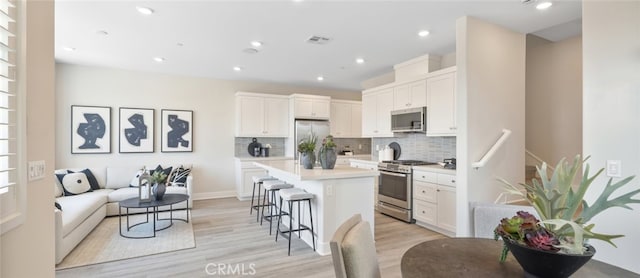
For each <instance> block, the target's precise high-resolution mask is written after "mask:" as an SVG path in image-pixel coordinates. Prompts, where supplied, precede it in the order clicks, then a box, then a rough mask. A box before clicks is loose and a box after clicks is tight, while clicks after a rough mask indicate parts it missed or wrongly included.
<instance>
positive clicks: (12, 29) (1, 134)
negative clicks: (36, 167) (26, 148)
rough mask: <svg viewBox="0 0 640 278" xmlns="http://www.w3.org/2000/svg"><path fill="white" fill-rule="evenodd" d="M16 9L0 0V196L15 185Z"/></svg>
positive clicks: (8, 2) (7, 2)
mask: <svg viewBox="0 0 640 278" xmlns="http://www.w3.org/2000/svg"><path fill="white" fill-rule="evenodd" d="M15 16H16V9H15V6H14V5H13V4H12V3H11V2H10V1H7V0H0V193H6V192H9V188H10V187H12V186H15V185H16V184H17V180H18V179H17V176H18V175H17V173H16V172H17V171H16V167H17V165H18V161H17V160H18V159H17V155H16V152H17V150H18V148H17V140H16V136H17V126H16V124H17V113H16V108H17V97H16V93H17V90H16V82H15V76H16V66H15V65H16V37H15V35H14V34H15V33H16V20H15V18H16V17H15Z"/></svg>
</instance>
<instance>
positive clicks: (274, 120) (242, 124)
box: [235, 92, 289, 137]
mask: <svg viewBox="0 0 640 278" xmlns="http://www.w3.org/2000/svg"><path fill="white" fill-rule="evenodd" d="M288 119H289V100H288V98H287V97H286V96H279V95H269V94H257V93H246V92H238V93H236V133H235V136H236V137H287V136H288V132H289V124H288Z"/></svg>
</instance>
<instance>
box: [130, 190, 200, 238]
mask: <svg viewBox="0 0 640 278" xmlns="http://www.w3.org/2000/svg"><path fill="white" fill-rule="evenodd" d="M186 202H187V205H186V208H185V210H186V212H187V218H186V219H183V218H174V217H173V204H171V205H169V218H160V213H161V212H166V211H160V210H158V207H159V206H154V207H153V211H151V212H150V211H149V209H150V207H147V208H146V212H145V215H146V220H145V221H143V222H140V223H136V224H133V225H131V224H130V222H129V216H130V215H131V214H129V207H125V209H126V218H127V225H126V227H127V232H130V231H131V228H133V227H136V226H139V225H143V224H149V213H151V214H152V217H151V218H152V219H153V220H152V221H151V222H153V234H151V235H148V236H132V235H126V234H124V233H123V231H122V230H123V228H122V217H123V215H122V208H123V207H122V206H121V205H118V223H119V231H120V236H122V237H125V238H133V239H142V238H154V237H156V232H159V231H163V230H166V229H168V228H170V227H171V226H173V221H174V220H178V221H182V222H185V223H189V200H188V199H187V200H186ZM180 210H182V209H180ZM160 221H169V224H168V225H166V226H163V227H160V228H159V227H158V225H157V224H158V222H160Z"/></svg>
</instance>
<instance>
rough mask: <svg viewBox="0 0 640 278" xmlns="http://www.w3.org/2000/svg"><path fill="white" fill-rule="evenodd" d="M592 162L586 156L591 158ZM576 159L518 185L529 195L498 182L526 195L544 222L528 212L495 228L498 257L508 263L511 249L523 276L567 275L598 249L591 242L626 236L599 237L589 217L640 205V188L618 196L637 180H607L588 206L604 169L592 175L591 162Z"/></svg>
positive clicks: (539, 170)
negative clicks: (639, 196)
mask: <svg viewBox="0 0 640 278" xmlns="http://www.w3.org/2000/svg"><path fill="white" fill-rule="evenodd" d="M587 159H588V158H587ZM587 159H585V160H582V159H581V157H580V156H579V155H578V156H576V157H575V158H574V160H573V163H572V164H569V163H568V162H566V161H565V160H564V159H562V160H560V162H559V163H558V165H557V166H556V168H555V170H554V171H553V174H552V176H551V177H548V176H547V164H546V163H542V166H540V167H536V170H537V173H538V175H539V177H540V180H538V179H532V180H531V183H528V184H527V183H525V184H520V185H521V186H523V187H524V189H525V191H524V192H523V191H521V190H520V188H518V187H517V186H514V185H512V184H510V183H509V182H507V181H505V180H503V179H500V180H501V181H502V182H503V183H504V184H505V185H506V188H507V191H509V192H510V193H512V194H516V195H520V196H522V197H524V199H526V200H527V201H528V202H529V203H530V204H531V205H532V206H533V207H534V208H535V210H536V212H537V213H538V215H539V217H540V218H541V220H538V219H537V218H536V217H535V216H533V215H532V214H530V213H527V212H524V211H520V212H518V213H517V214H516V215H515V216H513V217H511V218H503V219H502V220H501V221H500V224H498V226H497V227H496V229H495V237H496V240H497V239H498V237H501V238H502V239H503V241H504V248H503V251H502V254H501V257H500V260H501V261H504V260H505V259H506V256H507V254H508V252H509V251H511V253H512V254H513V255H514V256H515V257H516V260H518V262H519V263H520V265H521V266H522V268H523V269H524V270H525V272H527V273H529V274H532V275H535V276H539V277H568V276H569V275H571V274H572V273H573V272H575V271H577V270H578V269H579V268H580V267H582V265H584V264H585V263H586V262H587V261H588V260H589V259H590V258H591V257H592V256H593V255H594V254H595V249H594V248H593V247H592V246H590V245H588V244H587V242H586V241H587V240H588V239H596V240H602V241H605V242H608V243H609V244H611V245H613V246H615V244H614V243H613V241H612V240H613V239H615V238H619V237H622V236H623V235H609V234H601V233H596V232H595V231H593V229H594V227H595V224H593V223H590V221H591V219H592V218H593V217H594V216H596V215H598V214H600V213H601V212H603V211H605V210H607V209H609V208H613V207H621V208H625V209H632V208H631V207H630V206H629V205H630V204H633V203H640V199H634V198H633V197H634V196H635V195H637V194H638V193H640V189H636V190H631V191H629V192H627V193H622V194H619V195H614V194H613V193H614V192H617V191H619V190H620V189H621V188H623V187H625V185H627V184H628V183H629V182H630V181H631V180H632V179H633V178H634V176H630V177H627V178H624V179H621V180H619V181H617V182H615V183H614V182H613V179H611V178H610V179H609V181H608V182H607V184H606V186H605V187H604V189H603V191H602V193H600V195H599V196H598V198H597V199H596V200H595V201H594V202H593V203H592V204H589V203H587V201H585V200H584V196H585V194H586V192H587V190H588V189H589V187H590V185H591V184H592V183H593V181H594V180H595V179H596V178H597V177H598V175H600V174H601V173H602V171H603V170H604V169H600V170H599V171H598V172H596V174H594V175H593V176H589V164H585V163H584V162H585V161H586V160H587ZM583 164H584V173H583V175H582V180H581V181H580V183H579V184H577V186H575V188H574V186H573V184H574V180H575V179H576V176H577V173H578V171H579V170H580V168H581V167H582V166H583Z"/></svg>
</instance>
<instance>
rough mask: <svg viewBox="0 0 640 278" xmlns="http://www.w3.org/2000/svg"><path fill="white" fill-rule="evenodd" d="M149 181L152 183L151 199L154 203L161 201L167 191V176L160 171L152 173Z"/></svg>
mask: <svg viewBox="0 0 640 278" xmlns="http://www.w3.org/2000/svg"><path fill="white" fill-rule="evenodd" d="M149 180H150V181H151V183H153V188H152V189H151V192H152V193H153V197H154V198H155V199H156V201H160V200H162V198H163V197H164V193H165V192H166V190H167V185H166V182H167V174H165V173H163V172H162V171H154V172H153V174H151V178H150V179H149Z"/></svg>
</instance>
